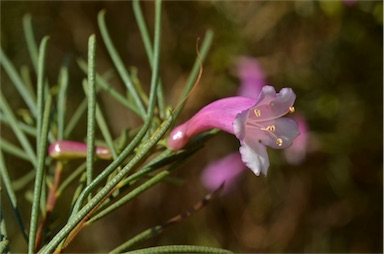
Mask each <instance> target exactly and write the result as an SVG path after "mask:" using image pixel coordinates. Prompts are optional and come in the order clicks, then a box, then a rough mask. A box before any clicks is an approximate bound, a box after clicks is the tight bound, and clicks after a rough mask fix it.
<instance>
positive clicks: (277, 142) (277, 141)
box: [276, 138, 283, 146]
mask: <svg viewBox="0 0 384 254" xmlns="http://www.w3.org/2000/svg"><path fill="white" fill-rule="evenodd" d="M276 144H277V145H278V146H282V145H283V140H282V139H281V138H278V139H276Z"/></svg>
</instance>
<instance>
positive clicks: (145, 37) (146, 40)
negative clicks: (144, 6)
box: [132, 0, 165, 118]
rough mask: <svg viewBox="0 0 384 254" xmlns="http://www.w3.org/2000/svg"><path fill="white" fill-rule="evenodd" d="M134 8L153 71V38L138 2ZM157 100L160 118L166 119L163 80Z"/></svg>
mask: <svg viewBox="0 0 384 254" xmlns="http://www.w3.org/2000/svg"><path fill="white" fill-rule="evenodd" d="M132 6H133V13H134V14H135V18H136V22H137V25H138V27H139V30H140V34H141V38H142V39H143V42H144V47H145V51H146V52H147V57H148V60H149V64H150V66H151V68H152V69H153V50H152V43H151V38H150V36H149V32H148V29H147V26H146V24H145V20H144V16H143V12H142V11H141V8H140V3H139V1H138V0H134V1H132ZM157 100H158V105H159V112H160V117H161V118H164V113H165V106H164V105H165V103H164V92H163V85H162V82H161V80H159V85H158V89H157Z"/></svg>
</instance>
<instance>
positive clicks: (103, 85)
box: [77, 59, 141, 117]
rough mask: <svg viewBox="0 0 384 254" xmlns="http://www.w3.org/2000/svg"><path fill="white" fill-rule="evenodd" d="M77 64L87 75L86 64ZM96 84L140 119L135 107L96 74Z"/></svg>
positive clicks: (81, 62)
mask: <svg viewBox="0 0 384 254" xmlns="http://www.w3.org/2000/svg"><path fill="white" fill-rule="evenodd" d="M77 63H78V65H79V67H80V69H81V70H83V71H84V72H85V73H87V70H88V67H87V63H86V62H85V61H84V60H82V59H79V60H78V61H77ZM96 84H97V85H98V86H99V87H101V88H102V89H103V90H105V91H106V92H108V93H109V94H110V95H111V96H112V97H113V98H114V99H115V100H117V101H118V102H120V103H121V104H122V105H124V106H125V107H127V108H129V109H130V110H131V111H132V112H133V113H135V114H137V115H138V116H139V117H141V115H140V113H139V111H138V110H137V109H136V107H135V106H134V105H132V103H131V102H129V100H128V99H127V98H125V97H124V96H122V95H121V93H119V92H118V91H116V90H115V89H113V88H112V87H111V85H110V84H108V82H107V81H106V80H105V78H103V77H102V76H100V75H98V74H96Z"/></svg>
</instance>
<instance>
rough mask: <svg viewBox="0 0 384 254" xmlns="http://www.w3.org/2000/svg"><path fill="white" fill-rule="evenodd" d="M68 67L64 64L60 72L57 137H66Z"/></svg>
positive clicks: (60, 138) (59, 138)
mask: <svg viewBox="0 0 384 254" xmlns="http://www.w3.org/2000/svg"><path fill="white" fill-rule="evenodd" d="M67 88H68V68H67V67H65V66H63V67H62V68H61V70H60V74H59V93H58V96H57V139H58V140H63V139H64V127H65V126H64V121H65V113H66V110H67V104H66V102H67Z"/></svg>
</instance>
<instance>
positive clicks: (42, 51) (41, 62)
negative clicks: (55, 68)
mask: <svg viewBox="0 0 384 254" xmlns="http://www.w3.org/2000/svg"><path fill="white" fill-rule="evenodd" d="M48 39H49V37H48V36H45V37H44V38H43V39H42V41H41V43H40V48H39V57H38V65H37V68H38V69H37V114H36V121H37V136H36V145H37V146H38V145H39V144H40V139H41V129H42V125H43V112H44V104H45V96H44V90H45V86H44V81H45V75H44V72H45V55H46V48H47V42H48Z"/></svg>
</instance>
